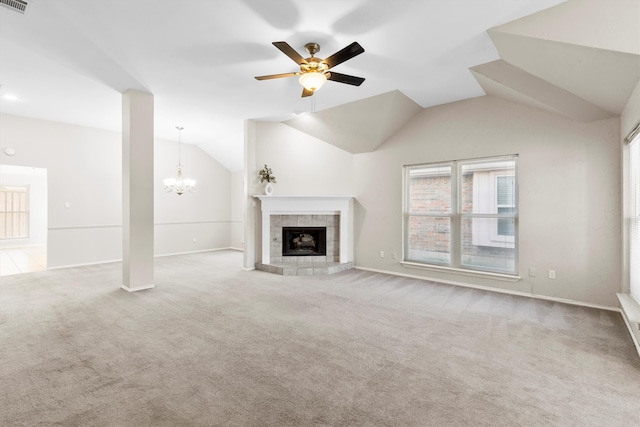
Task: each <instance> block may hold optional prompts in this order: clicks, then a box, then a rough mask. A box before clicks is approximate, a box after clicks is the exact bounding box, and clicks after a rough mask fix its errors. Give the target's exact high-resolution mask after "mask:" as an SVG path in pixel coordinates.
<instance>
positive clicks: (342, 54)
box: [323, 42, 364, 68]
mask: <svg viewBox="0 0 640 427" xmlns="http://www.w3.org/2000/svg"><path fill="white" fill-rule="evenodd" d="M362 52H364V49H363V48H362V46H360V45H359V44H358V42H353V43H351V44H350V45H349V46H347V47H345V48H344V49H342V50H339V51H338V52H336V53H334V54H333V55H331V56H330V57H328V58H327V59H325V60H324V61H323V62H325V63H326V64H327V65H328V66H329V68H333V67H335V66H336V65H338V64H342V63H343V62H344V61H346V60H347V59H351V58H353V57H354V56H356V55H360V54H361V53H362Z"/></svg>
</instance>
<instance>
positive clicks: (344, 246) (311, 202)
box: [254, 195, 354, 264]
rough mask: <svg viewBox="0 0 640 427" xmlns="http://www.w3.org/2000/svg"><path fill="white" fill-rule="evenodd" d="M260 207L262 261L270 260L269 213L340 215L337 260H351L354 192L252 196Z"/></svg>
mask: <svg viewBox="0 0 640 427" xmlns="http://www.w3.org/2000/svg"><path fill="white" fill-rule="evenodd" d="M254 197H255V198H257V199H260V209H261V211H262V227H261V228H262V230H261V236H262V246H261V249H262V250H261V252H262V263H263V264H269V263H270V258H271V254H270V249H271V246H270V231H271V229H270V224H271V223H270V221H271V218H270V217H271V215H333V214H339V215H340V263H341V264H344V263H347V262H350V261H353V259H351V258H353V256H352V255H350V253H351V251H350V250H349V249H350V248H353V242H352V241H351V239H353V233H352V230H351V224H352V222H353V219H352V212H351V209H352V203H351V201H352V200H353V199H354V197H353V196H273V195H272V196H254Z"/></svg>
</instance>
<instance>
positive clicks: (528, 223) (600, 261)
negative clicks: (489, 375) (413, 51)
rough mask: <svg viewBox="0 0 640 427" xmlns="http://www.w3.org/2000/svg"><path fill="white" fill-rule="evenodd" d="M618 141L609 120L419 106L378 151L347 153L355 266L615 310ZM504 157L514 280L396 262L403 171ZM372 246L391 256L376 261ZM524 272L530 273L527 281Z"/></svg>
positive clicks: (513, 109) (485, 105)
mask: <svg viewBox="0 0 640 427" xmlns="http://www.w3.org/2000/svg"><path fill="white" fill-rule="evenodd" d="M618 141H619V120H618V119H610V120H605V121H600V122H595V123H589V124H585V123H579V122H574V121H570V120H566V119H564V118H561V117H560V116H556V115H553V114H550V113H545V112H542V111H538V110H535V109H531V108H527V107H523V106H520V105H518V104H513V103H510V102H508V101H503V100H499V99H497V98H492V97H486V96H485V97H480V98H475V99H471V100H467V101H461V102H457V103H452V104H448V105H443V106H438V107H433V108H429V109H425V110H424V111H423V112H421V113H420V114H418V115H417V116H416V117H415V118H414V119H413V120H412V121H411V122H410V123H409V124H408V125H407V126H406V127H405V128H404V129H403V130H402V131H400V132H398V133H397V134H396V135H395V136H394V137H392V138H391V139H390V140H389V141H387V142H386V143H385V144H383V145H382V146H381V147H380V148H379V149H378V150H376V151H375V152H373V153H369V154H362V155H357V156H356V157H355V169H354V176H355V177H356V191H355V192H356V194H357V196H358V203H357V204H356V224H357V225H356V233H357V234H356V247H355V257H356V258H355V261H356V265H357V266H360V267H365V268H371V269H379V270H387V271H392V272H396V273H401V274H411V275H419V276H423V277H428V278H434V279H440V280H447V281H452V282H461V283H468V284H473V285H480V286H488V287H493V288H500V289H507V290H511V291H519V292H524V293H531V294H536V295H543V296H549V297H555V298H562V299H569V300H576V301H581V302H585V303H591V304H596V305H606V306H614V305H616V298H615V293H616V292H617V291H619V289H620V280H621V277H620V269H619V259H620V256H621V252H620V245H619V238H620V237H619V236H620V230H621V222H620V183H619V178H618V176H619V170H620V156H619V148H618V147H619V145H618ZM506 154H518V155H519V156H520V157H519V158H520V160H519V168H520V169H519V178H520V183H519V189H520V205H519V206H520V230H519V236H520V257H519V258H520V274H521V276H522V280H520V281H519V282H516V283H509V282H503V281H498V280H495V279H488V278H476V277H469V276H462V275H458V274H447V273H441V272H432V271H424V270H416V269H409V268H405V267H403V266H402V265H400V258H401V255H400V254H401V253H402V166H403V165H404V164H415V163H421V162H432V161H439V160H452V159H468V158H475V157H486V156H496V155H506ZM381 250H384V251H385V253H386V254H393V253H396V254H397V257H398V259H396V260H394V259H392V257H390V256H388V255H387V256H386V257H385V258H380V257H379V251H381ZM529 267H534V268H536V269H537V276H536V277H528V275H527V271H528V268H529ZM549 269H554V270H556V274H557V278H556V279H555V280H552V279H549V278H548V275H547V273H548V270H549Z"/></svg>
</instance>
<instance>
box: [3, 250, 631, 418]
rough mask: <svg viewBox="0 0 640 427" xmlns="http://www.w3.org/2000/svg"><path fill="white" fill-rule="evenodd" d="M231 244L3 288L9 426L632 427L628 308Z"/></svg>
mask: <svg viewBox="0 0 640 427" xmlns="http://www.w3.org/2000/svg"><path fill="white" fill-rule="evenodd" d="M241 258H242V254H240V253H238V252H231V251H224V252H211V253H201V254H193V255H184V256H175V257H165V258H158V259H157V260H156V286H157V287H156V288H155V289H153V290H149V291H142V292H138V293H134V294H129V293H127V292H125V291H122V290H120V289H119V286H120V274H121V273H120V268H121V266H120V264H117V263H114V264H104V265H96V266H88V267H81V268H71V269H65V270H52V271H43V272H37V273H30V274H25V275H17V276H8V277H1V278H0V425H2V426H548V425H551V426H631V425H640V358H638V355H637V353H636V352H635V348H634V346H633V343H632V342H631V339H630V337H629V334H628V332H627V331H626V329H625V326H624V323H623V321H622V319H621V317H620V314H618V313H615V312H608V311H601V310H595V309H588V308H582V307H575V306H569V305H563V304H557V303H553V302H547V301H539V300H534V299H529V298H521V297H515V296H508V295H503V294H497V293H490V292H484V291H478V290H472V289H466V288H461V287H454V286H449V285H441V284H434V283H429V282H424V281H418V280H412V279H407V278H398V277H393V276H387V275H383V274H375V273H371V272H364V271H360V270H350V271H346V272H343V273H340V274H337V275H332V276H316V277H295V276H294V277H290V276H288V277H283V276H277V275H273V274H269V273H265V272H259V271H251V272H246V271H241Z"/></svg>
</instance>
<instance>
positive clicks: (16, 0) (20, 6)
mask: <svg viewBox="0 0 640 427" xmlns="http://www.w3.org/2000/svg"><path fill="white" fill-rule="evenodd" d="M0 5H2V6H4V7H6V8H7V9H11V10H13V11H14V12H18V13H22V14H23V15H24V14H25V12H26V11H27V6H28V5H29V3H27V2H26V1H24V0H0Z"/></svg>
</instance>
